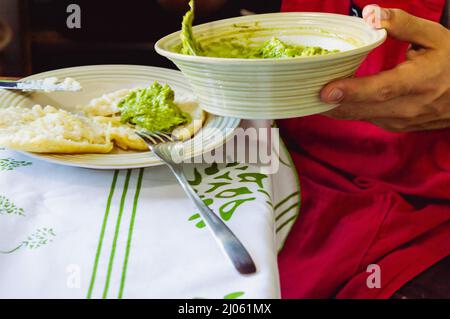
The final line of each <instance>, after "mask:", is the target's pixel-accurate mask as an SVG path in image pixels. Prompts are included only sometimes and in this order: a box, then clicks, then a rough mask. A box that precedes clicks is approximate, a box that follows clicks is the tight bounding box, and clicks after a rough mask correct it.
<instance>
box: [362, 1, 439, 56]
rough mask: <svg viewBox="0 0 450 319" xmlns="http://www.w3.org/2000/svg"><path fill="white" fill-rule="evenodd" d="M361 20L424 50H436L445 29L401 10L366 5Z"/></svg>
mask: <svg viewBox="0 0 450 319" xmlns="http://www.w3.org/2000/svg"><path fill="white" fill-rule="evenodd" d="M363 18H364V20H366V22H367V23H368V24H369V25H371V26H372V27H374V28H384V29H386V31H387V32H388V34H389V35H390V36H392V37H393V38H396V39H398V40H401V41H406V42H410V43H414V44H418V45H420V46H423V47H426V48H433V49H434V48H438V46H439V44H440V42H441V41H442V35H443V34H444V31H446V29H445V28H444V27H442V26H441V25H440V24H438V23H435V22H432V21H429V20H426V19H422V18H419V17H416V16H413V15H411V14H409V13H407V12H405V11H403V10H401V9H387V8H381V7H379V6H377V5H368V6H366V7H365V8H364V10H363Z"/></svg>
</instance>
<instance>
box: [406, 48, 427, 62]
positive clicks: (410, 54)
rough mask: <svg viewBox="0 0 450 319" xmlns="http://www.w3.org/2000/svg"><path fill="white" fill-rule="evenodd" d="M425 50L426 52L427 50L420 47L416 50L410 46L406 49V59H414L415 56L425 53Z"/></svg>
mask: <svg viewBox="0 0 450 319" xmlns="http://www.w3.org/2000/svg"><path fill="white" fill-rule="evenodd" d="M426 52H427V50H426V49H423V48H420V49H417V50H416V49H412V48H411V49H409V50H408V51H406V58H407V59H408V60H414V59H415V58H417V57H418V56H421V55H423V54H425V53H426Z"/></svg>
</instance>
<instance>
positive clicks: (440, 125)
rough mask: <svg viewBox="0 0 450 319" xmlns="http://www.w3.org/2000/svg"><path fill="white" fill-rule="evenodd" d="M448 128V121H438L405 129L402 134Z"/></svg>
mask: <svg viewBox="0 0 450 319" xmlns="http://www.w3.org/2000/svg"><path fill="white" fill-rule="evenodd" d="M448 128H450V120H439V121H433V122H428V123H423V124H419V125H413V126H409V127H407V128H406V129H405V130H404V132H415V131H431V130H443V129H448Z"/></svg>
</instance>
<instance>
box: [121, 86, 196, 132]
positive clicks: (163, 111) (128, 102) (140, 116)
mask: <svg viewBox="0 0 450 319" xmlns="http://www.w3.org/2000/svg"><path fill="white" fill-rule="evenodd" d="M174 100H175V93H174V91H173V90H172V89H171V88H170V87H169V86H168V85H167V84H166V85H164V86H162V85H161V84H159V83H158V82H155V83H153V84H152V85H151V86H150V87H148V88H146V89H138V90H135V91H132V92H131V93H130V94H129V95H128V96H126V97H125V98H124V99H123V100H121V101H120V102H119V104H118V107H119V109H120V112H121V121H122V123H130V124H132V125H136V126H139V127H141V128H144V129H146V130H149V131H162V132H172V130H173V129H175V128H176V127H178V126H180V125H184V124H187V123H189V122H190V121H191V118H190V116H189V114H187V113H184V112H182V111H181V110H180V109H179V108H178V106H177V105H176V104H175V102H174Z"/></svg>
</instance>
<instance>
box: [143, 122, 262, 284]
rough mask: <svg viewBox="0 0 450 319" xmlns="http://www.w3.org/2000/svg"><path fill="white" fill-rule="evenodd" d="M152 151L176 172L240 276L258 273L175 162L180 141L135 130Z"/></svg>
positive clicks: (165, 134)
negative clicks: (174, 152)
mask: <svg viewBox="0 0 450 319" xmlns="http://www.w3.org/2000/svg"><path fill="white" fill-rule="evenodd" d="M136 134H137V135H138V136H140V137H141V138H142V139H143V140H144V141H145V143H146V144H147V145H148V147H149V149H150V150H151V151H152V152H153V154H155V156H156V157H158V158H159V159H160V160H161V161H162V162H164V163H165V164H166V165H167V166H168V167H169V168H170V170H171V171H172V172H173V174H174V175H175V177H176V178H177V180H178V182H179V183H180V185H181V187H182V188H183V189H184V191H185V192H186V194H187V195H188V197H189V198H190V199H191V200H192V201H193V202H194V203H195V205H196V206H197V208H198V209H199V210H200V215H201V216H202V218H203V220H204V221H205V223H206V225H207V226H208V227H209V229H210V231H211V232H212V234H213V236H214V238H215V239H216V241H217V242H218V243H219V245H220V246H221V248H222V249H223V251H224V252H225V254H226V255H227V256H228V258H229V259H230V261H231V262H232V263H233V265H234V267H235V268H236V269H237V271H238V272H239V273H241V274H244V275H248V274H253V273H255V272H256V266H255V263H254V262H253V260H252V257H251V256H250V254H249V253H248V251H247V249H246V248H245V247H244V245H243V244H242V243H241V242H240V241H239V239H238V238H237V237H236V235H235V234H233V232H232V231H231V230H230V229H229V228H228V227H227V226H226V225H225V223H224V222H223V221H222V220H221V219H220V218H219V217H218V216H217V215H216V214H215V213H214V212H213V211H212V210H211V209H210V208H209V207H208V206H207V205H206V204H205V203H204V202H203V200H202V199H201V198H200V197H199V195H198V194H197V193H196V192H195V191H194V190H193V189H192V187H191V186H190V184H189V182H188V180H187V179H186V176H185V175H184V173H183V166H182V165H181V164H179V163H176V162H175V161H174V159H173V155H172V154H173V151H174V150H175V149H176V148H177V147H180V146H181V145H182V144H181V142H179V141H177V140H176V139H175V138H173V137H171V135H170V134H168V133H164V132H148V131H136Z"/></svg>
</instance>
